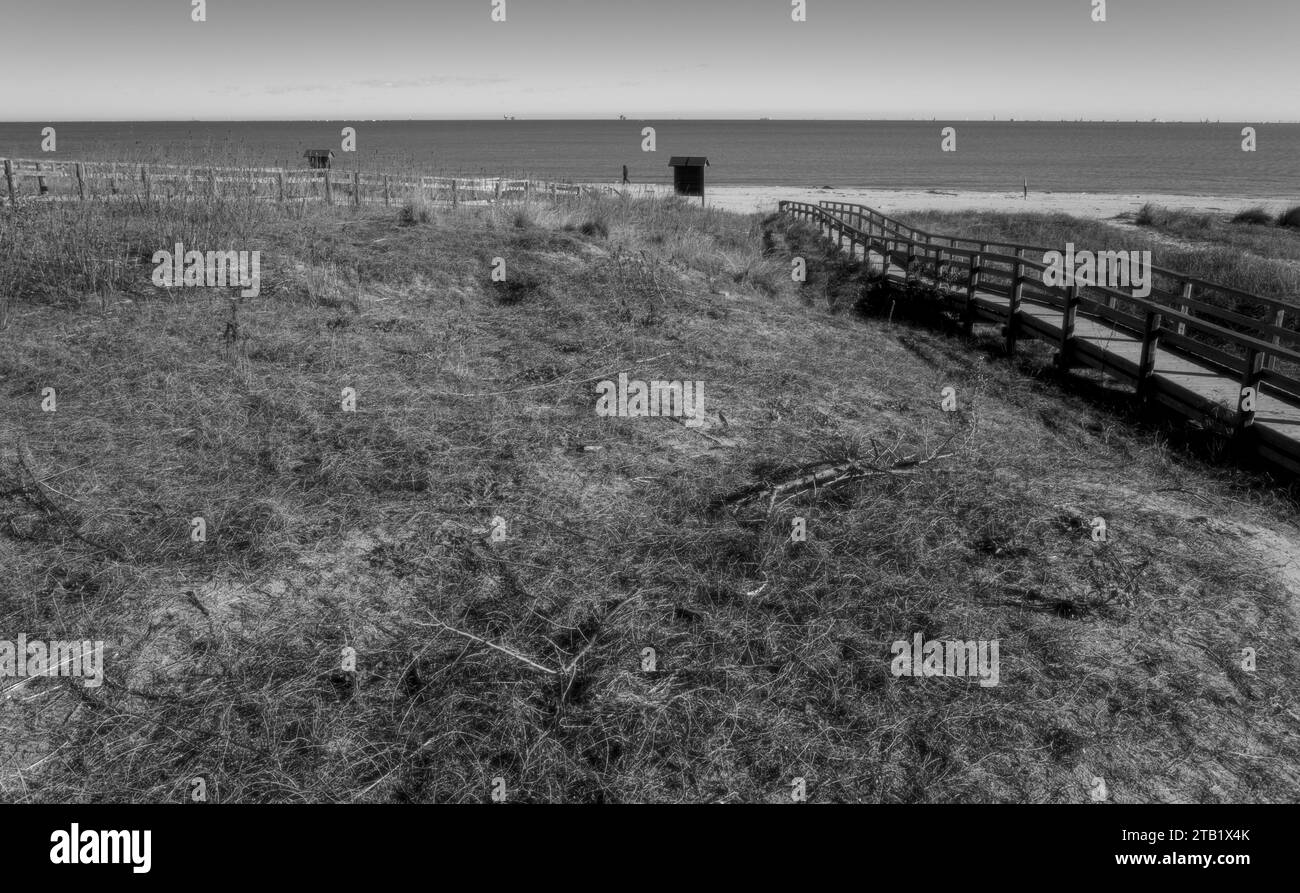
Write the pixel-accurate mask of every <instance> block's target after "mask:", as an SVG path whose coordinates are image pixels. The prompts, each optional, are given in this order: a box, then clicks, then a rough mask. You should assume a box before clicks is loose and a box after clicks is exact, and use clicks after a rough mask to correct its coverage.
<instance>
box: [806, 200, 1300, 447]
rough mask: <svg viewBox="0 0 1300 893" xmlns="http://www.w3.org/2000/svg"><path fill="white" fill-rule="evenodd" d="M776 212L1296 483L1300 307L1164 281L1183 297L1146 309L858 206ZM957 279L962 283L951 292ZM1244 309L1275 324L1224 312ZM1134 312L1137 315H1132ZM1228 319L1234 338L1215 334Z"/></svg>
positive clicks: (1026, 250)
mask: <svg viewBox="0 0 1300 893" xmlns="http://www.w3.org/2000/svg"><path fill="white" fill-rule="evenodd" d="M781 210H782V211H783V212H785V213H789V214H792V215H793V216H795V217H797V218H799V219H803V220H805V221H808V222H810V223H814V224H816V225H817V226H818V228H819V229H820V230H821V231H822V232H823V233H824V234H825V235H826V236H827V237H829V238H831V239H834V240H837V241H838V243H839V244H840V247H841V248H843V249H844V250H846V251H847V252H848V253H849V254H850V256H851V257H853V258H855V259H858V260H861V261H862V262H863V263H866V264H868V265H870V266H871V268H872V269H873V270H875V271H877V272H880V271H881V270H882V268H883V272H884V274H885V276H886V277H887V278H888V279H889V280H890V281H892V282H895V283H900V284H906V283H909V282H912V283H918V284H921V285H923V286H926V287H927V288H928V290H930V291H931V293H932V294H936V295H937V296H938V300H940V301H942V302H943V304H944V305H945V306H946V307H947V309H950V310H952V311H954V312H956V313H958V314H959V315H960V317H961V318H962V320H963V321H964V323H965V327H966V330H967V331H968V332H969V331H970V329H971V327H972V326H973V325H975V324H976V323H981V322H982V323H992V324H996V325H1001V326H1002V329H1003V333H1004V335H1006V336H1007V346H1008V350H1009V351H1014V349H1015V342H1016V340H1017V339H1018V338H1023V337H1033V338H1038V339H1040V340H1043V341H1046V342H1048V343H1050V344H1053V345H1055V346H1057V348H1058V352H1057V359H1058V362H1059V363H1060V364H1061V365H1062V366H1064V367H1067V368H1068V367H1070V366H1079V365H1084V366H1090V367H1092V368H1095V369H1099V370H1101V371H1104V372H1106V373H1108V374H1110V375H1111V376H1113V377H1115V378H1118V379H1120V380H1124V381H1128V382H1130V383H1131V384H1132V385H1133V386H1134V388H1135V390H1136V391H1137V393H1138V394H1139V395H1140V396H1142V397H1143V398H1145V399H1150V400H1154V401H1157V402H1159V403H1160V404H1162V405H1164V406H1167V407H1169V408H1170V409H1172V410H1174V411H1175V412H1177V413H1179V414H1181V415H1183V416H1185V417H1188V418H1194V419H1196V420H1197V421H1199V422H1201V423H1202V424H1204V425H1206V426H1207V427H1209V428H1211V429H1212V430H1215V431H1218V432H1219V433H1222V434H1226V435H1229V436H1232V437H1233V438H1234V440H1235V442H1236V444H1237V446H1238V447H1240V448H1242V449H1243V450H1246V451H1248V452H1250V453H1254V454H1255V455H1258V456H1259V457H1261V458H1263V459H1265V460H1267V461H1268V462H1270V463H1272V464H1274V465H1276V466H1279V467H1281V468H1283V469H1286V470H1287V471H1290V472H1292V473H1300V386H1297V385H1300V380H1297V379H1296V378H1295V375H1296V374H1300V353H1297V352H1296V351H1295V350H1294V349H1292V348H1293V346H1294V345H1295V344H1296V341H1297V337H1298V336H1297V333H1295V332H1293V331H1290V330H1288V329H1286V328H1285V327H1284V322H1285V320H1286V318H1287V314H1290V319H1291V320H1292V321H1296V320H1300V303H1291V302H1288V301H1285V300H1282V299H1274V298H1263V297H1259V296H1254V295H1245V294H1243V293H1241V292H1238V291H1236V290H1233V289H1227V288H1222V287H1219V286H1215V285H1214V284H1213V283H1204V282H1197V283H1196V285H1197V286H1199V287H1200V288H1201V299H1200V300H1197V299H1196V297H1195V296H1194V295H1195V292H1194V291H1193V290H1192V289H1191V288H1188V287H1187V281H1188V280H1186V278H1185V277H1180V276H1179V275H1178V274H1177V273H1173V272H1172V271H1166V270H1160V271H1159V272H1160V273H1161V274H1162V275H1165V276H1170V277H1172V278H1173V279H1175V280H1177V281H1178V283H1180V288H1178V289H1177V290H1176V291H1168V290H1166V291H1164V292H1163V293H1162V292H1160V291H1158V290H1156V289H1153V293H1152V297H1151V298H1150V299H1138V298H1134V297H1133V296H1132V295H1131V294H1124V293H1122V292H1117V291H1114V290H1111V289H1108V288H1104V287H1081V286H1073V287H1069V288H1061V287H1055V286H1047V285H1044V284H1043V281H1042V276H1041V271H1042V270H1043V269H1044V268H1045V267H1046V265H1045V264H1044V263H1041V262H1038V261H1036V260H1032V259H1031V255H1033V254H1034V253H1037V255H1038V256H1039V257H1041V256H1042V255H1043V253H1045V251H1046V250H1045V249H1042V248H1039V247H1036V246H1024V245H1014V244H1012V243H996V244H992V243H987V242H984V243H974V242H971V241H970V240H963V239H954V238H950V237H944V236H936V235H935V234H932V233H925V232H922V231H920V230H916V229H914V228H912V227H908V226H907V225H906V224H902V223H901V222H899V221H896V220H893V219H892V218H888V217H886V216H884V215H883V214H880V213H879V212H878V211H874V210H872V209H870V208H866V207H864V206H861V205H848V204H843V203H834V202H823V203H821V205H808V204H805V203H800V202H782V203H781ZM963 242H965V243H967V244H969V245H971V246H972V247H969V248H968V247H964V246H963V244H962V243H963ZM1004 252H1011V253H1004ZM954 271H955V272H957V273H964V274H965V275H964V277H962V278H961V281H959V282H958V283H957V284H958V286H960V287H959V288H957V289H954V288H953V286H952V282H953V278H954V277H953V275H952V274H953V272H954ZM1035 272H1037V276H1035V275H1034V274H1035ZM985 277H988V278H989V279H990V280H991V279H994V278H1000V279H1001V280H1002V286H1001V287H998V286H997V285H994V284H993V283H992V282H991V281H990V282H989V284H985ZM1090 288H1092V289H1095V290H1096V291H1099V292H1101V293H1102V294H1101V295H1100V296H1099V297H1100V300H1099V299H1096V298H1093V297H1091V296H1085V294H1084V292H1085V291H1087V290H1089V289H1090ZM1216 302H1217V303H1216ZM1252 302H1253V304H1254V305H1259V306H1264V307H1265V308H1266V309H1267V311H1268V312H1269V313H1271V314H1272V317H1271V320H1272V321H1262V320H1257V319H1253V318H1250V317H1248V316H1246V315H1243V314H1240V313H1238V312H1237V311H1236V310H1235V309H1232V307H1233V306H1235V305H1241V304H1252ZM1218 303H1222V304H1228V305H1229V306H1226V307H1224V306H1218ZM1081 308H1086V309H1081ZM1135 309H1136V310H1138V311H1145V312H1144V313H1143V312H1139V313H1133V312H1130V311H1132V310H1135ZM1193 311H1200V312H1199V313H1197V312H1193ZM1210 319H1213V320H1214V321H1213V322H1211V321H1209V320H1210ZM1224 319H1227V320H1230V321H1231V322H1232V323H1233V324H1234V325H1233V328H1231V329H1229V328H1225V327H1224V326H1223V325H1221V324H1220V323H1221V322H1222V321H1223V320H1224ZM1198 337H1199V338H1201V340H1197V338H1198ZM1233 348H1236V351H1235V352H1233ZM1247 388H1249V389H1251V391H1253V393H1254V402H1255V408H1254V411H1253V412H1251V411H1248V409H1247V408H1246V407H1247V406H1248V405H1249V404H1248V402H1247V401H1244V400H1243V394H1246V393H1250V392H1248V391H1246V390H1245V389H1247Z"/></svg>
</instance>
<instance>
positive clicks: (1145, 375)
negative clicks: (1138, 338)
mask: <svg viewBox="0 0 1300 893" xmlns="http://www.w3.org/2000/svg"><path fill="white" fill-rule="evenodd" d="M1163 323H1164V317H1163V315H1162V314H1161V313H1160V312H1159V311H1156V310H1148V311H1147V322H1146V328H1145V329H1144V330H1143V332H1142V358H1141V360H1140V361H1139V362H1138V380H1137V396H1138V400H1139V401H1140V402H1141V403H1143V404H1144V405H1145V404H1147V403H1149V402H1150V400H1151V376H1153V375H1154V374H1155V371H1156V352H1157V351H1158V350H1160V327H1161V325H1163Z"/></svg>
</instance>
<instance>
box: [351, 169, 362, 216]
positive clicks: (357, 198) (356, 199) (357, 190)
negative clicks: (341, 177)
mask: <svg viewBox="0 0 1300 893" xmlns="http://www.w3.org/2000/svg"><path fill="white" fill-rule="evenodd" d="M352 204H353V205H355V206H357V207H358V208H359V207H361V171H353V172H352Z"/></svg>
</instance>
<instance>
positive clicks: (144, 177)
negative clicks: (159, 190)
mask: <svg viewBox="0 0 1300 893" xmlns="http://www.w3.org/2000/svg"><path fill="white" fill-rule="evenodd" d="M140 185H141V186H143V187H144V200H145V201H149V200H150V199H151V198H152V197H153V190H152V189H151V188H150V186H149V169H148V168H147V167H145V166H144V165H143V164H142V165H140Z"/></svg>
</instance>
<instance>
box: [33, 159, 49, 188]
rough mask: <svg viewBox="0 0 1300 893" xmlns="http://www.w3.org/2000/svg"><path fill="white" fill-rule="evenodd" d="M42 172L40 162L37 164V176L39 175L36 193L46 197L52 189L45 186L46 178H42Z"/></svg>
mask: <svg viewBox="0 0 1300 893" xmlns="http://www.w3.org/2000/svg"><path fill="white" fill-rule="evenodd" d="M40 171H41V163H40V162H39V161H38V162H36V174H37V176H36V192H37V194H39V195H44V194H45V193H47V192H49V191H50V187H48V186H46V185H45V178H44V177H42V176H40Z"/></svg>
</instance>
